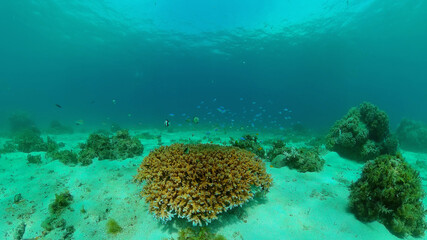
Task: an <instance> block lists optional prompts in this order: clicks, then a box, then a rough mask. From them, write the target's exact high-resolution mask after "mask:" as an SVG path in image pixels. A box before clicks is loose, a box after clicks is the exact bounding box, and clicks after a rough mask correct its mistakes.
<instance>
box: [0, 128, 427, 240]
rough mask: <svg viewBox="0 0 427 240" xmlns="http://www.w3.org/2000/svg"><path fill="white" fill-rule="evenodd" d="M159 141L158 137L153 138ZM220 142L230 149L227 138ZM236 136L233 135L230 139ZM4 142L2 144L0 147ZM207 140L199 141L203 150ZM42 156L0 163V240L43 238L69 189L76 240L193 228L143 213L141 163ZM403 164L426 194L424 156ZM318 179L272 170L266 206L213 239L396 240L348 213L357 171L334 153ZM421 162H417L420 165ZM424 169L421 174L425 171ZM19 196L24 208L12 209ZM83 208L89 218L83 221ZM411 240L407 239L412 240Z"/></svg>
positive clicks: (251, 206) (226, 224)
mask: <svg viewBox="0 0 427 240" xmlns="http://www.w3.org/2000/svg"><path fill="white" fill-rule="evenodd" d="M193 133H194V132H186V133H162V141H163V143H164V144H170V143H171V140H172V139H175V140H178V139H179V138H181V137H182V138H189V137H191V138H192V139H201V138H202V137H203V136H206V135H205V132H196V133H194V134H195V136H192V134H193ZM153 134H154V135H158V134H159V133H158V132H155V133H153ZM215 134H217V136H213V135H211V137H212V138H213V137H221V141H225V142H228V141H229V137H228V136H229V135H230V133H228V135H222V136H221V135H220V133H215ZM233 135H234V136H238V134H233ZM87 136H88V135H86V134H73V135H61V136H54V137H53V138H54V139H55V140H57V141H61V142H64V143H65V144H66V147H65V148H64V149H75V150H76V151H77V150H78V143H79V142H84V141H85V140H86V139H87ZM5 140H6V139H2V140H1V141H2V142H1V143H3V142H4V141H5ZM206 141H207V140H206V139H205V140H203V142H206ZM142 143H143V144H144V148H145V149H144V156H146V155H147V154H148V153H149V151H150V150H151V149H154V148H155V147H157V140H156V139H152V140H142ZM33 154H41V155H42V156H43V158H42V161H43V163H42V164H40V165H34V164H31V165H29V164H27V160H26V156H27V154H24V153H9V154H2V156H1V159H0V163H1V164H0V196H2V197H1V199H0V221H1V224H0V239H12V237H13V233H14V231H15V228H16V227H17V226H18V224H19V223H21V222H25V223H26V224H27V227H26V232H25V235H24V239H31V238H35V237H37V236H40V235H41V234H42V231H43V229H42V228H41V226H40V225H41V223H42V221H43V220H44V219H45V218H46V217H47V216H48V215H49V211H48V205H49V204H50V203H51V202H52V201H53V199H54V198H55V194H58V193H61V192H63V191H64V190H66V189H68V190H69V191H70V193H71V194H72V195H73V197H74V201H73V203H72V204H71V206H70V207H69V209H67V210H66V211H65V212H64V213H63V214H62V217H63V218H64V219H65V220H66V221H67V226H68V225H73V226H74V227H75V230H76V231H75V233H74V235H73V236H74V239H153V240H159V239H163V238H168V237H175V239H176V236H177V232H178V230H179V228H181V227H188V226H191V224H190V223H187V222H186V221H184V220H182V219H179V220H174V221H171V222H169V223H168V224H162V223H160V222H157V221H156V220H155V219H154V218H153V216H152V215H151V214H150V213H148V209H147V205H146V204H145V202H144V200H143V199H141V198H140V196H139V191H140V190H141V186H138V185H137V184H135V183H133V181H132V177H133V176H134V175H135V174H136V169H137V167H138V165H139V164H140V163H141V161H142V159H143V157H137V158H134V159H127V160H123V161H118V160H115V161H110V160H103V161H97V160H95V161H94V163H93V164H91V165H90V166H87V167H82V166H75V167H70V166H66V165H64V164H62V163H61V162H59V161H51V160H49V159H46V158H45V157H44V155H45V153H33ZM404 156H405V158H406V159H407V161H408V162H409V163H410V164H411V165H412V166H414V167H415V168H416V169H417V170H421V177H422V179H423V186H424V188H425V189H426V190H427V188H426V185H427V181H426V180H427V176H426V171H425V168H427V162H426V161H427V155H425V154H417V153H410V152H404ZM324 158H325V160H326V164H325V167H324V169H323V171H322V172H320V173H299V172H297V171H296V170H290V169H289V168H287V167H283V168H280V169H275V168H270V166H269V163H266V164H267V171H268V172H269V173H271V174H272V177H273V179H274V185H273V187H272V188H271V189H270V192H269V193H268V194H267V196H266V198H265V199H257V200H253V201H251V202H249V203H247V204H246V205H245V206H244V207H242V208H237V209H234V210H232V211H229V212H228V213H225V214H223V215H222V216H221V217H220V218H219V219H218V220H217V221H214V222H213V223H212V224H210V225H209V227H210V229H211V230H212V231H213V232H217V233H219V234H222V235H224V236H225V237H227V239H235V240H241V239H244V240H252V239H253V240H260V239H265V240H268V239H272V240H282V239H283V240H285V239H325V240H330V239H399V238H397V237H395V236H394V235H392V234H391V233H389V231H388V230H387V229H386V228H385V227H384V226H383V225H382V224H380V223H378V222H372V223H362V222H360V221H358V220H357V219H356V218H355V217H354V215H353V214H352V213H350V212H349V211H348V209H347V205H348V199H347V198H348V194H349V192H348V185H349V184H350V183H351V181H355V180H356V179H357V178H358V177H359V174H360V172H361V168H362V166H363V165H362V164H361V163H356V162H354V161H351V160H347V159H343V158H341V157H339V156H338V155H337V154H336V153H334V152H328V153H327V154H326V155H325V156H324ZM417 161H418V162H417ZM422 168H423V169H422ZM18 193H21V194H22V196H23V198H24V200H23V201H21V202H19V203H17V204H14V203H13V199H14V196H15V195H16V194H18ZM82 208H84V209H85V210H86V213H82V212H81V209H82ZM110 218H113V219H115V220H116V221H117V222H118V223H119V224H120V226H122V227H123V231H122V232H121V233H119V234H117V235H110V234H107V233H106V223H107V220H108V219H110ZM62 236H63V232H62V231H59V230H54V231H52V232H50V233H49V234H48V235H47V236H46V237H45V238H44V239H60V238H61V237H62ZM408 239H412V238H411V237H409V238H408Z"/></svg>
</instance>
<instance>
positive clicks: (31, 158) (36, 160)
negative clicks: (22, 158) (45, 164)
mask: <svg viewBox="0 0 427 240" xmlns="http://www.w3.org/2000/svg"><path fill="white" fill-rule="evenodd" d="M27 161H28V163H31V164H40V163H42V157H41V156H40V155H31V154H28V155H27Z"/></svg>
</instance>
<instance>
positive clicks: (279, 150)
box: [267, 140, 286, 161]
mask: <svg viewBox="0 0 427 240" xmlns="http://www.w3.org/2000/svg"><path fill="white" fill-rule="evenodd" d="M271 145H272V148H270V149H269V150H268V151H267V160H268V161H272V160H273V159H274V158H275V157H277V156H278V155H280V154H283V152H284V151H285V150H286V144H285V142H284V141H282V140H276V141H273V142H272V144H271Z"/></svg>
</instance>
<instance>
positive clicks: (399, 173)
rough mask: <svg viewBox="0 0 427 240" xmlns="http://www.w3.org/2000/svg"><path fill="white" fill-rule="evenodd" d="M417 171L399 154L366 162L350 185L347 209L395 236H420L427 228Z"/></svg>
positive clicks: (422, 192) (362, 219)
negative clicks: (374, 222)
mask: <svg viewBox="0 0 427 240" xmlns="http://www.w3.org/2000/svg"><path fill="white" fill-rule="evenodd" d="M424 196H425V193H424V190H423V187H422V184H421V178H420V176H419V173H418V172H417V171H415V170H414V169H413V168H412V167H411V166H410V165H409V164H408V163H407V162H406V161H405V159H404V158H403V157H402V155H401V154H399V153H398V154H397V155H383V156H380V157H377V158H376V159H375V160H370V161H368V162H367V163H366V164H365V166H364V168H363V172H362V176H361V177H360V179H359V180H357V181H356V182H354V183H353V184H351V186H350V196H349V199H350V209H351V211H352V212H353V213H354V214H355V215H356V217H357V218H358V219H359V220H361V221H367V222H369V221H374V220H378V221H380V222H381V223H383V224H384V225H385V226H386V227H387V228H388V229H389V230H390V231H391V232H392V233H394V234H395V235H397V236H399V237H406V236H408V235H412V236H414V237H420V236H423V235H424V232H425V230H426V229H427V224H426V222H425V209H424V206H423V198H424Z"/></svg>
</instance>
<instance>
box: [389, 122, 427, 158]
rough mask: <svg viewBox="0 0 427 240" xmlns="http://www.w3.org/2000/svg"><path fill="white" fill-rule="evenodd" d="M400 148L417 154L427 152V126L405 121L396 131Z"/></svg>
mask: <svg viewBox="0 0 427 240" xmlns="http://www.w3.org/2000/svg"><path fill="white" fill-rule="evenodd" d="M396 135H397V138H398V139H399V143H400V147H401V148H403V149H405V150H409V151H415V152H427V125H426V124H424V123H422V122H417V121H412V120H409V119H403V120H402V121H401V122H400V124H399V126H398V127H397V130H396Z"/></svg>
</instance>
